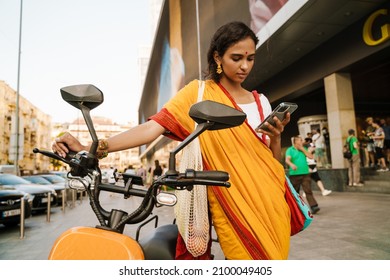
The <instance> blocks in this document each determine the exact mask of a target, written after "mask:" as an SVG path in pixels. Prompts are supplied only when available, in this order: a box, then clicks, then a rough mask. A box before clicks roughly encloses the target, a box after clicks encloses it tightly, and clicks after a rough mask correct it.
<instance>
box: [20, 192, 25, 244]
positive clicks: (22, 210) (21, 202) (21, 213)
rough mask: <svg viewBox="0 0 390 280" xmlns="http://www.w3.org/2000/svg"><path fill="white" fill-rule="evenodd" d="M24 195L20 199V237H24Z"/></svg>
mask: <svg viewBox="0 0 390 280" xmlns="http://www.w3.org/2000/svg"><path fill="white" fill-rule="evenodd" d="M24 203H25V201H24V197H22V198H21V201H20V239H23V238H24V217H25V213H24V212H25V210H24V209H25V208H24Z"/></svg>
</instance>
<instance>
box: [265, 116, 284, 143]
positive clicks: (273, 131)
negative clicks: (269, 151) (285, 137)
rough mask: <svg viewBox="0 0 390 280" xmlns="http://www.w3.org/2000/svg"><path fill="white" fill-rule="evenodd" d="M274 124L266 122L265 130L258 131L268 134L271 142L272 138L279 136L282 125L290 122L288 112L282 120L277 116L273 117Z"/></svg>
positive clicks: (282, 129)
mask: <svg viewBox="0 0 390 280" xmlns="http://www.w3.org/2000/svg"><path fill="white" fill-rule="evenodd" d="M274 121H275V126H273V125H271V124H270V123H268V122H266V125H267V128H268V130H269V131H267V130H263V129H260V130H259V131H258V132H260V133H263V134H265V135H268V137H269V138H270V140H271V142H273V139H278V138H280V136H281V134H282V132H283V131H284V127H285V126H286V125H287V124H288V123H289V122H290V113H286V117H285V118H284V120H283V121H280V120H279V119H278V118H277V117H274Z"/></svg>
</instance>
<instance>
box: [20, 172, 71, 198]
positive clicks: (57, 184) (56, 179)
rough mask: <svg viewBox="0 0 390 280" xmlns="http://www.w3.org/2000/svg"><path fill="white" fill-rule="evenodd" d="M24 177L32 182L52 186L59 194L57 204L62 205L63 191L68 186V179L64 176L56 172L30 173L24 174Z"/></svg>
mask: <svg viewBox="0 0 390 280" xmlns="http://www.w3.org/2000/svg"><path fill="white" fill-rule="evenodd" d="M22 178H23V179H26V180H27V181H29V182H31V183H34V184H38V185H44V186H47V187H50V188H52V189H53V190H54V191H55V192H56V194H57V205H62V194H63V192H62V191H63V190H65V188H66V181H65V179H64V178H62V177H60V176H58V175H54V174H39V175H28V176H23V177H22Z"/></svg>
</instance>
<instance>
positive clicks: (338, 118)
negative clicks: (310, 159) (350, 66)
mask: <svg viewBox="0 0 390 280" xmlns="http://www.w3.org/2000/svg"><path fill="white" fill-rule="evenodd" d="M324 85H325V97H326V107H327V114H328V126H329V138H330V147H331V159H332V168H346V167H347V164H348V162H347V161H346V160H345V159H344V158H343V149H342V147H343V145H344V143H345V141H346V138H347V136H348V130H349V129H351V128H352V129H354V130H355V131H356V120H355V107H354V101H353V91H352V83H351V77H350V74H349V73H333V74H331V75H329V76H327V77H325V78H324Z"/></svg>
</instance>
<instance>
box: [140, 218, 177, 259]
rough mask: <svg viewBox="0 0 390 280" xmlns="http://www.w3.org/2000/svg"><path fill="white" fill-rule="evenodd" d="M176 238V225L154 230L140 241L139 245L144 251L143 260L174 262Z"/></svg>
mask: <svg viewBox="0 0 390 280" xmlns="http://www.w3.org/2000/svg"><path fill="white" fill-rule="evenodd" d="M177 236H178V229H177V225H175V224H168V225H163V226H160V227H158V228H156V229H155V230H154V231H152V232H151V233H150V234H149V235H148V236H146V237H144V238H142V239H140V241H139V244H140V245H141V247H142V249H143V251H144V255H145V260H174V259H175V252H176V241H177Z"/></svg>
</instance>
